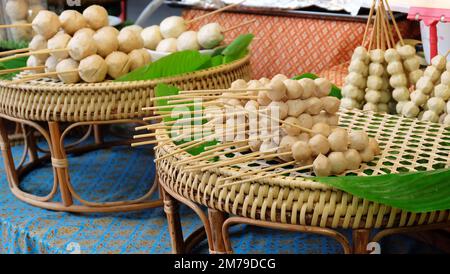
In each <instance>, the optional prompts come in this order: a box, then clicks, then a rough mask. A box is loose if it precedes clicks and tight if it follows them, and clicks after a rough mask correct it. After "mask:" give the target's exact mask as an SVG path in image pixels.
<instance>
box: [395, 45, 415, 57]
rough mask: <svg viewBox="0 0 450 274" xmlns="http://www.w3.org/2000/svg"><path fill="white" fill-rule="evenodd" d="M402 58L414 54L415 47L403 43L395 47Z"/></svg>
mask: <svg viewBox="0 0 450 274" xmlns="http://www.w3.org/2000/svg"><path fill="white" fill-rule="evenodd" d="M397 51H398V54H400V56H401V57H402V59H405V60H406V59H408V58H411V57H413V56H415V55H416V49H415V48H414V47H413V46H411V45H404V46H401V47H399V48H398V49H397Z"/></svg>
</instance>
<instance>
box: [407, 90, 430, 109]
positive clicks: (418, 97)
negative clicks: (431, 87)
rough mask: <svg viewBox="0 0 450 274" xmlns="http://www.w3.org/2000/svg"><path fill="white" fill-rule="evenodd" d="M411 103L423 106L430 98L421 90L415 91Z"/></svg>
mask: <svg viewBox="0 0 450 274" xmlns="http://www.w3.org/2000/svg"><path fill="white" fill-rule="evenodd" d="M410 97H411V101H412V102H414V104H416V105H417V106H422V105H423V104H425V102H426V101H427V100H428V96H427V95H426V94H424V93H423V92H422V91H421V90H420V89H418V90H415V91H413V92H412V93H411V95H410Z"/></svg>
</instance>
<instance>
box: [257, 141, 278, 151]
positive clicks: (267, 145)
mask: <svg viewBox="0 0 450 274" xmlns="http://www.w3.org/2000/svg"><path fill="white" fill-rule="evenodd" d="M277 149H278V145H277V144H275V143H274V142H273V141H272V140H270V139H268V140H266V141H264V142H262V143H261V146H260V147H259V151H260V152H263V153H273V152H275V151H277Z"/></svg>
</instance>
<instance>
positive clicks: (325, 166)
mask: <svg viewBox="0 0 450 274" xmlns="http://www.w3.org/2000/svg"><path fill="white" fill-rule="evenodd" d="M313 170H314V173H315V174H316V176H318V177H327V176H330V175H331V162H330V159H328V157H327V156H325V155H322V154H320V155H319V156H317V158H316V159H315V160H314V162H313Z"/></svg>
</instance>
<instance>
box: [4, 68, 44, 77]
mask: <svg viewBox="0 0 450 274" xmlns="http://www.w3.org/2000/svg"><path fill="white" fill-rule="evenodd" d="M45 68H46V66H35V67H21V68H13V69H2V70H0V75H3V74H8V73H13V72H19V71H25V70H40V69H45Z"/></svg>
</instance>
